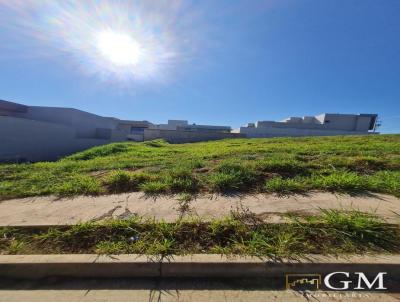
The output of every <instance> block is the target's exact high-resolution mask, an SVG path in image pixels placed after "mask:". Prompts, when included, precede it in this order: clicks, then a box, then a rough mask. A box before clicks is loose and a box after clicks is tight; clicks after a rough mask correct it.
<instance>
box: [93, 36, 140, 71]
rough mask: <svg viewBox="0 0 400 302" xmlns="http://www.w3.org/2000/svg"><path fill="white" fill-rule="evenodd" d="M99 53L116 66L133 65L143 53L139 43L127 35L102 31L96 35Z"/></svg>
mask: <svg viewBox="0 0 400 302" xmlns="http://www.w3.org/2000/svg"><path fill="white" fill-rule="evenodd" d="M96 45H97V48H98V50H99V51H100V53H101V54H102V55H103V56H104V57H105V58H106V59H108V60H110V61H111V62H112V63H114V64H115V65H117V66H124V65H132V66H135V65H136V64H137V63H138V62H139V60H140V59H141V56H142V55H143V53H142V52H143V51H142V49H141V48H142V47H141V46H140V44H139V43H138V42H137V41H135V40H134V39H132V38H131V37H130V36H129V35H126V34H123V33H116V32H113V31H103V32H100V33H98V34H97V35H96Z"/></svg>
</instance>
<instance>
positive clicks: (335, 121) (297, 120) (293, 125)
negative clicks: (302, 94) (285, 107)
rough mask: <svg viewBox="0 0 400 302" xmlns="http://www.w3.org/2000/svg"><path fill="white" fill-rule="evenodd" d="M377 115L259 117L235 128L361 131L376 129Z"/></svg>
mask: <svg viewBox="0 0 400 302" xmlns="http://www.w3.org/2000/svg"><path fill="white" fill-rule="evenodd" d="M377 117H378V115H377V114H338V113H324V114H321V115H317V116H305V117H290V118H287V119H285V120H283V121H280V122H274V121H258V122H256V123H249V124H247V126H244V127H240V128H239V129H235V130H234V131H233V132H235V133H241V134H245V135H246V137H280V136H325V135H361V134H370V133H376V132H375V129H376V125H377Z"/></svg>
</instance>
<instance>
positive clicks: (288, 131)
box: [240, 127, 369, 138]
mask: <svg viewBox="0 0 400 302" xmlns="http://www.w3.org/2000/svg"><path fill="white" fill-rule="evenodd" d="M240 133H242V134H245V135H246V137H249V138H255V137H287V136H328V135H362V134H369V132H365V131H344V130H326V129H301V128H289V127H281V128H279V127H276V128H272V127H271V128H248V127H241V128H240Z"/></svg>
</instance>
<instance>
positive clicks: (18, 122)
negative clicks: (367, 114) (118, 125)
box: [0, 116, 112, 161]
mask: <svg viewBox="0 0 400 302" xmlns="http://www.w3.org/2000/svg"><path fill="white" fill-rule="evenodd" d="M10 134H12V135H10ZM0 139H1V146H0V160H1V161H48V160H57V159H59V158H60V157H62V156H65V155H69V154H71V153H74V152H78V151H81V150H85V149H87V148H90V147H93V146H97V145H103V144H108V143H110V142H111V141H112V140H109V139H95V138H77V137H76V133H75V130H74V129H73V128H71V127H67V126H64V125H57V124H54V123H47V122H41V121H35V120H28V119H22V118H15V117H8V116H0Z"/></svg>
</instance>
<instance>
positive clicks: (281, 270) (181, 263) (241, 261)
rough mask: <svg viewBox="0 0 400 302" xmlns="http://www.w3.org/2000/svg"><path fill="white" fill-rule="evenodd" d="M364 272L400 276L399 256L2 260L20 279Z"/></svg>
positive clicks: (5, 272)
mask: <svg viewBox="0 0 400 302" xmlns="http://www.w3.org/2000/svg"><path fill="white" fill-rule="evenodd" d="M335 271H345V272H350V273H351V272H364V273H365V274H371V275H376V274H377V273H378V272H387V274H388V276H391V277H394V278H399V277H400V255H372V256H348V257H339V258H337V257H333V256H315V255H309V256H305V257H303V258H302V259H300V260H293V259H280V260H273V259H271V258H264V259H260V258H256V257H226V256H221V255H191V256H173V257H172V256H171V257H166V258H162V259H160V258H157V257H153V258H152V257H149V256H143V255H109V256H106V255H94V254H76V255H67V254H64V255H61V254H58V255H0V276H1V277H8V278H21V279H39V278H44V277H79V278H81V277H104V278H121V277H208V278H213V277H216V278H217V277H219V278H238V277H270V278H276V277H284V276H285V274H310V273H313V274H323V275H324V274H327V273H331V272H335Z"/></svg>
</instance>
